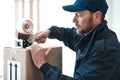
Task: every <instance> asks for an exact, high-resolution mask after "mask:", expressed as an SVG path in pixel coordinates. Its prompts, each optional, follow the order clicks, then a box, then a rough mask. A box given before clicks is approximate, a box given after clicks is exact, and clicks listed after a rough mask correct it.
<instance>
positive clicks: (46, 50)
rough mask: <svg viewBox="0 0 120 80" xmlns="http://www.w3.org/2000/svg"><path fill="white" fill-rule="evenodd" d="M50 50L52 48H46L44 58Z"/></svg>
mask: <svg viewBox="0 0 120 80" xmlns="http://www.w3.org/2000/svg"><path fill="white" fill-rule="evenodd" d="M51 49H52V48H48V49H47V50H46V52H45V55H46V56H47V55H48V54H49V53H50V51H51Z"/></svg>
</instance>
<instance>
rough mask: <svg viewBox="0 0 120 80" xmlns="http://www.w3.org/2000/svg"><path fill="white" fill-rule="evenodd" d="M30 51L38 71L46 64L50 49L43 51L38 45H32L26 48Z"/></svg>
mask: <svg viewBox="0 0 120 80" xmlns="http://www.w3.org/2000/svg"><path fill="white" fill-rule="evenodd" d="M27 49H28V50H30V53H31V57H32V60H33V62H34V64H35V66H36V67H37V68H38V69H39V68H40V67H41V66H42V65H43V64H44V63H46V62H47V55H48V54H49V53H50V50H51V48H48V49H47V50H45V49H43V48H42V47H41V46H39V45H38V44H33V45H32V46H30V47H28V48H27Z"/></svg>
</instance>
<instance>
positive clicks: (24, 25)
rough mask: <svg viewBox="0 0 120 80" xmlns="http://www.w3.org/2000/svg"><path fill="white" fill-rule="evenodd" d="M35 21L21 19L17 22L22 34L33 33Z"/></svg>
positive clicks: (18, 29)
mask: <svg viewBox="0 0 120 80" xmlns="http://www.w3.org/2000/svg"><path fill="white" fill-rule="evenodd" d="M33 27H34V25H33V21H32V20H31V19H21V20H19V21H18V22H17V31H18V32H19V33H21V34H32V33H33Z"/></svg>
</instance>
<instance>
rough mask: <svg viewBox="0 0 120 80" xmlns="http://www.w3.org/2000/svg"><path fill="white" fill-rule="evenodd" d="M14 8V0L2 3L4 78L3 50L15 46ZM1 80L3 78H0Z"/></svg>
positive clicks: (0, 58) (0, 41) (0, 54)
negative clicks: (5, 47)
mask: <svg viewBox="0 0 120 80" xmlns="http://www.w3.org/2000/svg"><path fill="white" fill-rule="evenodd" d="M13 9H14V6H13V2H12V0H2V1H0V28H1V29H0V65H1V66H0V75H2V76H3V49H4V46H5V45H7V46H12V45H14V43H13V39H14V37H15V36H14V34H15V27H14V10H13ZM0 80H1V78H0Z"/></svg>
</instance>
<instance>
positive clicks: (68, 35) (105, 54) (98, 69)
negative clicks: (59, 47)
mask: <svg viewBox="0 0 120 80" xmlns="http://www.w3.org/2000/svg"><path fill="white" fill-rule="evenodd" d="M63 9H64V10H66V11H69V12H75V16H74V19H73V22H74V23H75V25H76V28H75V27H73V28H63V27H57V26H52V27H50V28H49V29H48V30H45V31H42V32H40V33H38V35H37V36H36V42H37V43H41V42H44V40H40V38H47V37H49V38H56V39H58V40H60V41H63V43H64V44H65V45H66V46H67V47H69V48H70V49H72V50H74V51H75V52H76V64H75V71H74V77H70V76H66V75H63V74H62V73H61V70H60V69H59V68H57V67H55V66H52V65H50V64H49V63H48V62H47V61H46V57H47V55H48V54H49V52H50V49H48V50H47V51H46V52H45V53H44V52H42V47H41V46H38V45H37V44H36V45H32V46H30V48H29V49H30V52H31V56H32V59H33V62H34V64H35V66H36V67H37V68H38V69H39V70H40V71H41V72H42V73H43V75H44V80H120V43H119V41H118V39H117V36H116V34H115V33H114V32H113V31H112V30H110V29H109V28H108V26H107V21H106V20H104V17H105V14H106V12H107V9H108V5H107V3H106V1H105V0H76V1H75V3H74V4H73V5H66V6H63ZM68 67H69V66H68Z"/></svg>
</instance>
